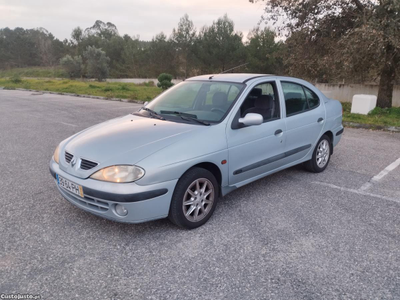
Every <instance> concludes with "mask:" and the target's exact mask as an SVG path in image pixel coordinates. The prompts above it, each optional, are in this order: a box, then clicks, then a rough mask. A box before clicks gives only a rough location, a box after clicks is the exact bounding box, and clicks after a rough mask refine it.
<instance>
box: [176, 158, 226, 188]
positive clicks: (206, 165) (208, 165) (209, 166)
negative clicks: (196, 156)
mask: <svg viewBox="0 0 400 300" xmlns="http://www.w3.org/2000/svg"><path fill="white" fill-rule="evenodd" d="M193 168H202V169H206V170H207V171H210V172H211V173H212V174H213V175H214V177H215V179H216V180H217V182H218V186H219V194H220V195H221V185H222V172H221V169H220V168H219V167H218V166H217V165H216V164H214V163H212V162H201V163H198V164H195V165H194V166H192V167H190V168H189V169H187V170H186V172H187V171H189V170H191V169H193ZM186 172H185V173H186ZM185 173H184V174H185ZM182 176H183V175H182Z"/></svg>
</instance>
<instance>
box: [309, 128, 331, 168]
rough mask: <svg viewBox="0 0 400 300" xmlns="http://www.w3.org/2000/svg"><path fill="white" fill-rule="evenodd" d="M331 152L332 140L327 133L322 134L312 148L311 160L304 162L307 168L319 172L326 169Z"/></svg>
mask: <svg viewBox="0 0 400 300" xmlns="http://www.w3.org/2000/svg"><path fill="white" fill-rule="evenodd" d="M331 154H332V142H331V139H330V138H329V137H328V136H327V135H323V136H322V137H321V139H320V140H319V141H318V143H317V146H316V147H315V149H314V152H313V156H312V158H311V160H309V161H307V162H305V163H304V165H305V167H306V169H307V170H309V171H310V172H313V173H320V172H322V171H324V170H325V169H326V167H327V166H328V164H329V160H330V158H331Z"/></svg>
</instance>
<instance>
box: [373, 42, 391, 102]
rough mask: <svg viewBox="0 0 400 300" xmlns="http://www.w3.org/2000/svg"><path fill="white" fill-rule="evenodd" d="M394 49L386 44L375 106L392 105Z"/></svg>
mask: <svg viewBox="0 0 400 300" xmlns="http://www.w3.org/2000/svg"><path fill="white" fill-rule="evenodd" d="M395 55H396V54H395V49H394V47H393V46H392V45H390V44H389V45H387V46H386V54H385V64H384V65H383V68H382V71H381V78H380V80H379V92H378V100H377V103H376V106H378V107H381V108H386V107H392V96H393V87H394V81H395V77H396V58H395Z"/></svg>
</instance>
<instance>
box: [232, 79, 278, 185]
mask: <svg viewBox="0 0 400 300" xmlns="http://www.w3.org/2000/svg"><path fill="white" fill-rule="evenodd" d="M247 113H258V114H261V115H262V116H263V119H264V122H263V123H262V124H261V125H254V126H248V127H244V126H242V125H241V124H240V123H238V119H239V118H241V117H244V116H245V115H246V114H247ZM285 138H286V126H285V120H284V119H282V118H281V105H280V103H279V96H278V92H277V86H276V82H275V81H270V82H264V83H261V84H257V85H256V86H255V87H254V88H253V89H252V90H251V91H250V93H249V94H248V95H247V97H246V99H245V100H244V101H243V102H242V104H241V106H240V108H239V109H238V111H237V112H236V115H235V117H234V119H233V122H232V124H229V125H228V127H227V142H228V151H229V185H237V186H241V185H244V184H246V183H247V182H249V181H252V180H254V179H257V177H262V176H263V175H264V174H265V173H268V172H269V171H272V170H274V169H276V168H279V167H280V166H281V165H282V157H283V156H284V151H285V150H284V148H285Z"/></svg>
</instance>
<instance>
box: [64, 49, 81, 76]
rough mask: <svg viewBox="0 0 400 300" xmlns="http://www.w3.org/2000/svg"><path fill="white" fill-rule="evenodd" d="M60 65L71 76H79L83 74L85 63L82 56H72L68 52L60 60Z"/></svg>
mask: <svg viewBox="0 0 400 300" xmlns="http://www.w3.org/2000/svg"><path fill="white" fill-rule="evenodd" d="M60 65H61V66H62V67H63V68H64V70H65V71H66V72H67V73H68V75H69V77H70V78H79V77H81V76H82V75H83V74H82V71H83V63H82V57H81V56H75V57H71V56H70V55H68V54H67V55H66V56H64V57H63V58H62V59H61V60H60Z"/></svg>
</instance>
